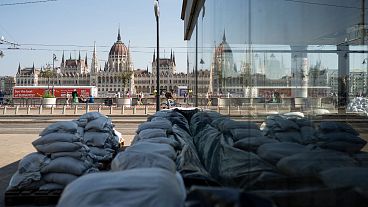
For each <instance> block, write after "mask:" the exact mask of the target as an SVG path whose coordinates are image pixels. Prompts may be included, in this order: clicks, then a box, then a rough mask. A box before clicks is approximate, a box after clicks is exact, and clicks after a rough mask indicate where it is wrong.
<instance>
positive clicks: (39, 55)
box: [0, 0, 187, 76]
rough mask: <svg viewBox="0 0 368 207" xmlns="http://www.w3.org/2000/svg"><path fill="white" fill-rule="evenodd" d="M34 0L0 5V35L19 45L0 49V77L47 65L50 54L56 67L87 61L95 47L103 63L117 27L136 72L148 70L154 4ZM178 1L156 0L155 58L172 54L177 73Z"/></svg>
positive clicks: (180, 50) (182, 65)
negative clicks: (0, 53) (66, 62)
mask: <svg viewBox="0 0 368 207" xmlns="http://www.w3.org/2000/svg"><path fill="white" fill-rule="evenodd" d="M35 1H36V0H2V1H0V36H3V37H4V39H5V40H6V41H9V42H15V43H18V44H19V45H20V46H18V48H19V49H9V47H10V46H9V45H0V50H2V51H3V52H4V56H3V57H2V58H0V76H3V75H12V76H15V74H16V72H17V68H18V64H20V65H21V68H24V67H32V65H33V63H34V65H35V67H36V68H39V67H41V66H42V67H43V66H45V65H46V64H51V65H52V57H53V54H55V55H56V56H57V59H58V61H57V62H55V67H56V66H60V61H61V57H62V54H63V51H64V53H65V57H66V58H69V56H70V55H71V56H72V58H78V55H79V51H80V52H81V57H82V58H84V57H85V56H86V53H87V56H88V63H90V62H91V57H92V52H93V44H94V42H96V46H97V56H98V59H99V60H100V64H102V65H103V64H104V61H107V59H108V52H109V50H110V48H111V46H112V45H113V44H114V42H115V41H116V39H117V32H118V28H119V25H120V32H121V38H122V41H123V42H124V43H125V44H126V45H130V48H131V49H130V50H131V58H132V60H133V64H134V68H135V69H138V68H139V69H146V67H147V66H148V68H149V70H151V63H152V55H153V51H154V49H155V48H156V19H155V16H154V11H153V0H135V1H128V0H124V1H122V0H104V1H102V0H51V1H50V0H49V1H39V3H28V4H15V5H7V4H14V3H21V2H35ZM181 6H182V1H180V0H160V57H161V58H163V57H166V58H168V57H170V51H171V49H172V50H173V51H174V53H175V58H176V65H177V66H176V68H177V71H178V72H185V71H186V54H187V51H186V45H187V44H186V42H185V41H184V26H183V24H184V23H183V21H182V20H181V19H180V15H181Z"/></svg>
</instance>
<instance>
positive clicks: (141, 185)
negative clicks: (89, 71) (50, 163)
mask: <svg viewBox="0 0 368 207" xmlns="http://www.w3.org/2000/svg"><path fill="white" fill-rule="evenodd" d="M87 126H88V124H87ZM86 128H87V127H86ZM136 132H137V134H136V136H135V138H134V140H133V142H132V145H131V146H129V147H127V148H126V149H125V151H122V152H119V153H118V154H117V155H116V156H115V158H114V159H113V161H112V163H111V171H113V172H109V173H98V174H94V175H87V176H83V177H81V178H80V179H77V180H76V181H75V182H73V183H72V184H71V185H69V186H68V187H67V188H66V189H65V190H64V192H63V194H62V196H61V199H60V200H59V203H58V206H91V205H94V206H106V205H111V203H113V204H114V205H123V206H183V205H184V201H185V197H186V191H185V186H184V183H183V179H182V177H181V175H180V173H178V172H177V170H176V164H175V161H176V158H177V152H176V149H178V147H180V146H179V143H178V142H177V140H176V139H175V137H174V136H173V127H172V123H171V122H170V121H169V120H167V119H166V118H163V117H159V116H157V117H154V118H152V119H150V121H148V122H145V123H143V124H141V125H139V127H138V129H137V131H136Z"/></svg>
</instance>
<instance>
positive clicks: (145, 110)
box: [144, 105, 147, 115]
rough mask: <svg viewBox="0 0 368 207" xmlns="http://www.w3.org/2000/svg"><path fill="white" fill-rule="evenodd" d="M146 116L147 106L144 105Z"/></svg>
mask: <svg viewBox="0 0 368 207" xmlns="http://www.w3.org/2000/svg"><path fill="white" fill-rule="evenodd" d="M144 114H145V115H147V105H144Z"/></svg>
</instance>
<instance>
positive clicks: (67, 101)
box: [65, 92, 71, 105]
mask: <svg viewBox="0 0 368 207" xmlns="http://www.w3.org/2000/svg"><path fill="white" fill-rule="evenodd" d="M70 98H71V96H70V93H69V92H66V101H65V103H66V105H69V104H70Z"/></svg>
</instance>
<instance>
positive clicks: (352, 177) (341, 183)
mask: <svg viewBox="0 0 368 207" xmlns="http://www.w3.org/2000/svg"><path fill="white" fill-rule="evenodd" d="M367 175H368V168H363V167H339V168H332V169H328V170H324V171H322V172H320V173H319V178H320V179H321V180H322V181H323V183H324V184H325V185H326V186H327V187H330V188H344V187H358V188H360V189H361V190H362V191H364V192H366V193H367V192H368V176H367Z"/></svg>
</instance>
